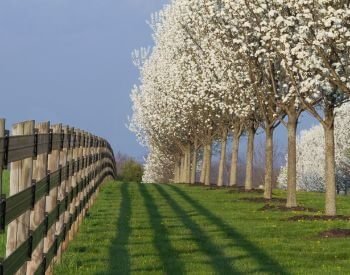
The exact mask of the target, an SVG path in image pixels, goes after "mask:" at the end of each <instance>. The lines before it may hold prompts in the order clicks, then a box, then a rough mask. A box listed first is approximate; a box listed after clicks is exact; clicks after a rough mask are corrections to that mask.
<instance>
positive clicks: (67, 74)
mask: <svg viewBox="0 0 350 275" xmlns="http://www.w3.org/2000/svg"><path fill="white" fill-rule="evenodd" d="M167 2H168V0H74V1H72V0H49V1H48V0H1V1H0V117H5V118H6V119H7V128H10V127H11V124H12V123H14V122H18V121H23V120H28V119H35V120H37V121H45V120H50V121H52V122H53V123H55V122H62V123H64V124H68V125H71V126H75V127H78V128H81V129H84V130H87V131H90V132H92V133H94V134H96V135H99V136H103V137H105V138H107V139H108V140H109V141H110V142H111V144H112V146H113V147H114V150H119V151H122V152H124V153H128V154H131V155H133V156H135V157H138V158H139V157H141V156H142V155H143V154H144V153H145V149H144V148H142V147H141V146H139V145H138V143H137V141H136V138H135V136H134V135H133V133H131V132H130V131H129V130H128V129H127V128H126V126H125V125H126V124H127V122H128V119H127V118H128V116H129V115H130V114H131V102H130V97H129V94H130V90H131V88H132V86H133V85H134V84H135V83H137V81H138V72H137V70H136V68H135V67H134V66H133V64H132V62H131V52H132V50H133V49H137V48H140V47H141V46H149V45H152V40H151V31H150V28H149V26H148V25H147V24H146V20H148V19H149V18H150V14H151V13H152V12H154V11H156V10H159V9H160V8H161V7H162V6H163V5H164V4H165V3H167ZM304 116H305V115H304ZM312 124H314V121H312V120H310V119H307V118H306V119H305V118H304V119H303V120H302V123H301V124H300V127H299V129H304V128H308V127H310V125H312ZM276 138H277V139H278V140H279V142H280V144H281V145H285V144H286V131H285V129H284V127H280V129H279V130H278V131H277V136H276Z"/></svg>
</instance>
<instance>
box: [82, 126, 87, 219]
mask: <svg viewBox="0 0 350 275" xmlns="http://www.w3.org/2000/svg"><path fill="white" fill-rule="evenodd" d="M87 137H88V136H87V132H85V131H84V132H83V165H84V169H83V175H82V177H83V178H84V183H85V184H84V185H85V187H84V190H83V194H82V196H83V198H84V197H85V196H86V193H87V189H88V186H87V185H86V179H87V167H86V158H87V156H88V148H87ZM85 215H86V204H85V205H84V206H83V210H82V217H83V218H84V217H85Z"/></svg>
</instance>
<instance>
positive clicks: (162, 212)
mask: <svg viewBox="0 0 350 275" xmlns="http://www.w3.org/2000/svg"><path fill="white" fill-rule="evenodd" d="M284 195H285V194H284V193H283V192H282V191H275V196H276V197H283V196H284ZM258 196H259V195H258V194H244V193H243V194H242V193H229V192H227V190H224V189H221V190H207V189H206V188H203V187H190V186H185V185H175V186H171V185H155V184H149V185H142V184H134V183H133V184H128V183H115V182H114V183H113V182H110V183H107V184H104V185H103V186H102V189H101V192H100V194H99V196H98V198H97V201H96V203H95V205H94V207H93V208H92V209H91V211H90V213H89V215H88V217H87V218H86V219H85V221H84V222H83V225H82V227H81V229H80V232H79V233H78V235H77V236H76V238H75V240H74V241H73V242H72V243H71V244H70V247H69V249H68V250H67V252H66V253H65V254H64V256H63V261H62V263H61V264H60V265H57V266H56V267H55V274H84V275H87V274H99V275H102V274H349V270H350V261H349V258H350V250H349V244H350V240H349V239H344V238H340V239H321V238H319V237H318V234H319V233H320V232H322V231H325V230H328V229H332V228H337V227H340V228H349V222H341V221H313V222H310V221H304V222H286V221H282V220H281V219H284V218H287V217H290V216H293V215H298V214H303V213H300V212H298V213H297V212H279V211H276V212H261V211H257V210H258V209H259V208H261V207H262V206H263V205H264V204H263V203H252V202H246V201H240V200H239V199H240V198H243V197H258ZM298 200H299V203H300V204H302V205H303V206H307V207H314V208H319V209H322V207H323V202H324V199H323V194H317V193H298ZM337 204H338V205H337V206H338V212H339V214H347V215H349V214H350V201H349V198H347V197H339V199H338V203H337Z"/></svg>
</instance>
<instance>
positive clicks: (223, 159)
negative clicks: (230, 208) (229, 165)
mask: <svg viewBox="0 0 350 275" xmlns="http://www.w3.org/2000/svg"><path fill="white" fill-rule="evenodd" d="M221 138H222V140H221V152H220V164H219V174H218V183H217V185H218V186H223V185H224V169H225V166H226V144H227V129H225V130H223V132H222V137H221Z"/></svg>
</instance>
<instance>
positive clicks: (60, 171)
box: [58, 164, 62, 185]
mask: <svg viewBox="0 0 350 275" xmlns="http://www.w3.org/2000/svg"><path fill="white" fill-rule="evenodd" d="M58 182H59V185H61V183H62V165H61V164H60V165H59V166H58Z"/></svg>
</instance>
